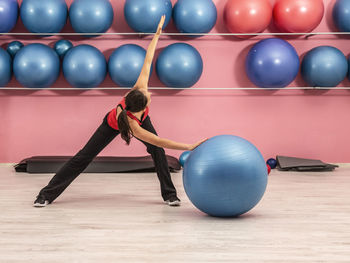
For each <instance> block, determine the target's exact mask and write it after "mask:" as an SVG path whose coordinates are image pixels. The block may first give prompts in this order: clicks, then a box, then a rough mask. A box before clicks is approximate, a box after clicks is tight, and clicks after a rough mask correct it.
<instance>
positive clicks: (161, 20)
mask: <svg viewBox="0 0 350 263" xmlns="http://www.w3.org/2000/svg"><path fill="white" fill-rule="evenodd" d="M164 21H165V15H162V17H161V19H160V21H159V24H158V29H157V33H156V35H158V36H159V35H160V34H161V33H162V28H163V25H164Z"/></svg>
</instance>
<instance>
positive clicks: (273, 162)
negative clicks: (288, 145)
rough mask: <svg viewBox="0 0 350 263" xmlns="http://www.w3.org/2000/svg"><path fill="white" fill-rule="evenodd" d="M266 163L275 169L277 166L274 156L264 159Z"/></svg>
mask: <svg viewBox="0 0 350 263" xmlns="http://www.w3.org/2000/svg"><path fill="white" fill-rule="evenodd" d="M266 164H267V165H268V166H270V168H271V169H275V168H276V166H277V161H276V159H274V158H270V159H268V160H267V161H266Z"/></svg>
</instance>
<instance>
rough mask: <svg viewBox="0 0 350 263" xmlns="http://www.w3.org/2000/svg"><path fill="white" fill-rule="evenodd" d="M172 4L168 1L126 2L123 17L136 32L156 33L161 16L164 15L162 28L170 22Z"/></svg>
mask: <svg viewBox="0 0 350 263" xmlns="http://www.w3.org/2000/svg"><path fill="white" fill-rule="evenodd" d="M171 14H172V4H171V1H170V0H126V2H125V5H124V17H125V20H126V22H127V23H128V25H129V26H130V27H131V28H132V29H133V30H134V31H136V32H144V33H150V32H156V30H157V28H158V24H159V21H160V18H161V17H162V15H165V21H164V25H163V28H165V27H166V26H167V25H168V23H169V22H170V19H171Z"/></svg>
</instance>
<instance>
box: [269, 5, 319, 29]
mask: <svg viewBox="0 0 350 263" xmlns="http://www.w3.org/2000/svg"><path fill="white" fill-rule="evenodd" d="M323 14H324V5H323V0H279V1H277V3H276V4H275V6H274V8H273V18H274V21H275V24H276V26H277V27H278V28H279V29H280V30H281V31H282V32H288V33H303V32H311V31H312V30H314V29H315V28H316V27H317V26H318V25H319V24H320V22H321V20H322V17H323Z"/></svg>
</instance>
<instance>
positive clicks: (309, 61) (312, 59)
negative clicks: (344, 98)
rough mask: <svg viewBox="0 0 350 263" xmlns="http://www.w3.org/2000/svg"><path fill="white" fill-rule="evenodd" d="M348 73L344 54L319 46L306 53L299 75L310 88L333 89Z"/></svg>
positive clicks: (333, 48) (337, 50)
mask: <svg viewBox="0 0 350 263" xmlns="http://www.w3.org/2000/svg"><path fill="white" fill-rule="evenodd" d="M347 73H348V62H347V59H346V57H345V56H344V54H343V53H342V52H341V51H340V50H339V49H337V48H335V47H331V46H319V47H316V48H313V49H311V50H310V51H309V52H307V53H306V55H305V57H304V58H303V61H302V64H301V75H302V77H303V79H304V80H305V81H306V82H307V84H308V85H309V86H311V87H335V86H337V85H338V84H339V83H340V82H342V81H343V80H344V79H345V77H346V75H347Z"/></svg>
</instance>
